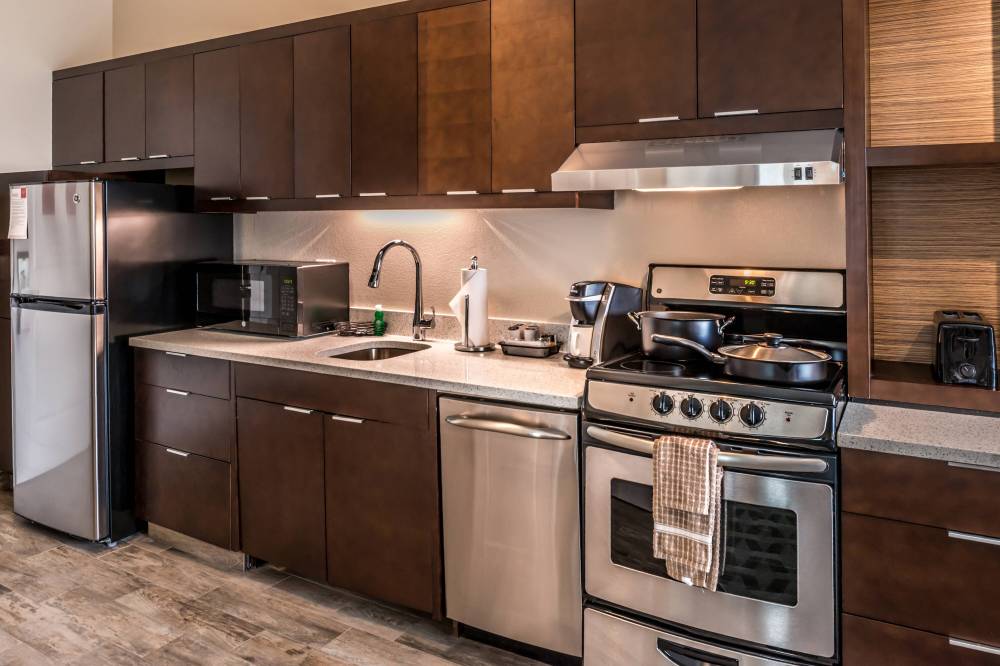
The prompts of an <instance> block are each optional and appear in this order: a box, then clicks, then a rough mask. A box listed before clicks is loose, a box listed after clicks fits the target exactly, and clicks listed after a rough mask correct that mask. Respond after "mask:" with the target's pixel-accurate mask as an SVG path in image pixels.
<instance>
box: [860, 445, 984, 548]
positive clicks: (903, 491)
mask: <svg viewBox="0 0 1000 666" xmlns="http://www.w3.org/2000/svg"><path fill="white" fill-rule="evenodd" d="M841 465H842V470H843V472H842V473H843V476H842V479H843V480H842V486H841V487H842V489H843V490H842V492H843V506H844V511H850V512H851V513H859V514H863V515H866V516H878V517H880V518H892V519H894V520H902V521H905V522H908V523H917V524H918V525H930V526H932V527H943V528H945V529H952V530H959V531H962V532H972V533H974V534H987V535H991V536H997V537H1000V512H998V511H997V510H996V498H997V497H1000V469H998V470H996V471H992V470H989V469H971V468H968V467H957V466H954V465H949V464H948V463H946V462H944V461H941V460H928V459H926V458H912V457H910V456H897V455H890V454H886V453H872V452H870V451H857V450H852V449H845V450H843V451H842V452H841Z"/></svg>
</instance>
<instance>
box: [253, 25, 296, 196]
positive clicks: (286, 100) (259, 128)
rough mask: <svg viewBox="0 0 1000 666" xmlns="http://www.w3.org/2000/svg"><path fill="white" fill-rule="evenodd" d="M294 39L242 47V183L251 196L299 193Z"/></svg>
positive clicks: (274, 40) (269, 41) (288, 38)
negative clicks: (294, 118)
mask: <svg viewBox="0 0 1000 666" xmlns="http://www.w3.org/2000/svg"><path fill="white" fill-rule="evenodd" d="M292 60H293V58H292V39H291V38H290V37H286V38H284V39H271V40H268V41H264V42H254V43H252V44H244V45H242V46H240V90H239V104H240V187H241V189H242V194H243V196H244V197H246V198H267V199H291V198H292V197H293V196H294V195H295V184H294V160H293V157H292V151H293V148H294V136H293V130H292Z"/></svg>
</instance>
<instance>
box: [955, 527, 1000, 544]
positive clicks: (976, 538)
mask: <svg viewBox="0 0 1000 666" xmlns="http://www.w3.org/2000/svg"><path fill="white" fill-rule="evenodd" d="M948 538H949V539H958V540H960V541H972V542H973V543H983V544H986V545H987V546H997V547H1000V539H994V538H992V537H985V536H980V535H978V534H969V533H968V532H956V531H955V530H948Z"/></svg>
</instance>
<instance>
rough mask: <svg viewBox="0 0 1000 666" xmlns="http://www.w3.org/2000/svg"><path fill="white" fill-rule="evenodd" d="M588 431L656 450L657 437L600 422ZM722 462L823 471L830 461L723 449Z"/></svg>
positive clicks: (638, 449) (637, 447) (605, 440)
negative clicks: (654, 439) (610, 427)
mask: <svg viewBox="0 0 1000 666" xmlns="http://www.w3.org/2000/svg"><path fill="white" fill-rule="evenodd" d="M587 434H588V435H589V436H591V437H593V438H594V439H596V440H597V441H599V442H603V443H605V444H611V445H612V446H619V447H621V448H623V449H628V450H630V451H635V452H637V453H645V454H650V455H651V454H652V453H653V440H652V439H649V438H648V437H636V436H634V435H626V434H625V433H621V432H616V431H614V430H608V429H607V428H601V427H599V426H593V425H592V426H587ZM719 464H720V465H722V466H723V467H726V468H732V469H752V470H757V471H761V472H802V473H814V474H821V473H823V472H825V471H826V470H827V468H828V467H829V465H828V464H827V462H826V461H825V460H823V459H822V458H809V457H802V458H800V457H797V456H767V455H759V454H756V453H733V452H729V451H720V452H719Z"/></svg>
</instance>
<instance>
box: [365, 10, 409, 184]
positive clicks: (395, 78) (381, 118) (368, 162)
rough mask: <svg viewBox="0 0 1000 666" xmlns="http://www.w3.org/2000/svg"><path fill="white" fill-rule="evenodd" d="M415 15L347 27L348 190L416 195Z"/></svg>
mask: <svg viewBox="0 0 1000 666" xmlns="http://www.w3.org/2000/svg"><path fill="white" fill-rule="evenodd" d="M417 144H418V141H417V17H416V15H415V14H408V15H402V16H395V17H392V18H387V19H381V20H376V21H369V22H367V23H360V24H357V25H354V26H352V28H351V190H352V192H353V193H354V194H372V193H385V194H399V195H405V194H416V193H417V189H418V182H417V181H418V176H417V150H418V145H417Z"/></svg>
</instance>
